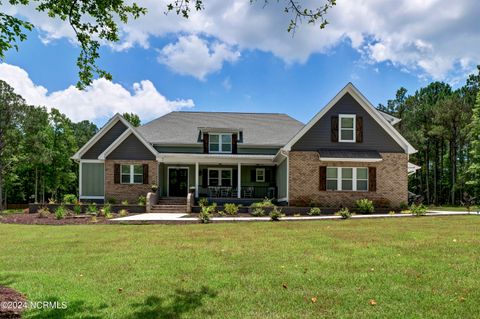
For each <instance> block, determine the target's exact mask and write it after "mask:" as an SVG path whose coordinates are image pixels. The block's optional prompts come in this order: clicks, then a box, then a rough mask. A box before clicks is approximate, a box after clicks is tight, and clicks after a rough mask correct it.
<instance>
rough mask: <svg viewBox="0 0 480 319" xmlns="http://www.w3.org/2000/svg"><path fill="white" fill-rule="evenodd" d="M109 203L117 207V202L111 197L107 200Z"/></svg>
mask: <svg viewBox="0 0 480 319" xmlns="http://www.w3.org/2000/svg"><path fill="white" fill-rule="evenodd" d="M107 203H108V204H111V205H115V204H116V203H117V200H116V199H115V198H113V197H110V198H109V199H107Z"/></svg>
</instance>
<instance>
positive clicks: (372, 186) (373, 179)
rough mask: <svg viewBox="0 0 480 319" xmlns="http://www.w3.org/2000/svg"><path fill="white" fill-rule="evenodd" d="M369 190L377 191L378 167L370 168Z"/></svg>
mask: <svg viewBox="0 0 480 319" xmlns="http://www.w3.org/2000/svg"><path fill="white" fill-rule="evenodd" d="M368 190H369V191H370V192H376V191H377V168H376V167H369V168H368Z"/></svg>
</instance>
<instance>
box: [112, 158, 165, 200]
mask: <svg viewBox="0 0 480 319" xmlns="http://www.w3.org/2000/svg"><path fill="white" fill-rule="evenodd" d="M115 164H138V165H140V164H148V184H115V183H114V166H115ZM157 177H158V163H157V162H156V161H140V160H106V161H105V200H108V199H110V198H114V199H115V200H116V201H117V203H120V202H121V201H123V200H128V202H129V203H130V204H135V203H137V200H138V197H139V196H141V195H142V196H147V193H148V192H151V185H152V184H157V185H158V180H157Z"/></svg>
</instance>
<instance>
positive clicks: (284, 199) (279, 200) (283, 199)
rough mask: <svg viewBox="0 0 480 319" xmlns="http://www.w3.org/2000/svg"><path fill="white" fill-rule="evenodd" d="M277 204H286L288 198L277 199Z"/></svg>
mask: <svg viewBox="0 0 480 319" xmlns="http://www.w3.org/2000/svg"><path fill="white" fill-rule="evenodd" d="M277 201H278V202H288V197H282V198H279V199H277Z"/></svg>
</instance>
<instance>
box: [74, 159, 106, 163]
mask: <svg viewBox="0 0 480 319" xmlns="http://www.w3.org/2000/svg"><path fill="white" fill-rule="evenodd" d="M80 162H82V163H105V161H104V160H96V159H82V160H80Z"/></svg>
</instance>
